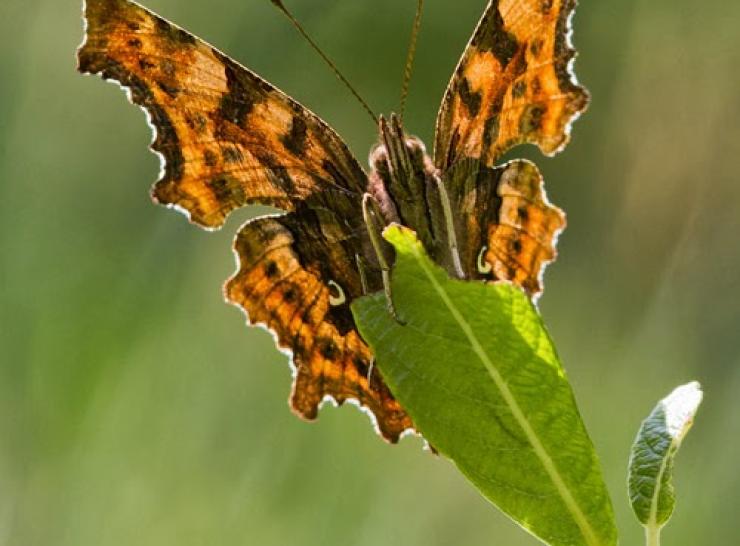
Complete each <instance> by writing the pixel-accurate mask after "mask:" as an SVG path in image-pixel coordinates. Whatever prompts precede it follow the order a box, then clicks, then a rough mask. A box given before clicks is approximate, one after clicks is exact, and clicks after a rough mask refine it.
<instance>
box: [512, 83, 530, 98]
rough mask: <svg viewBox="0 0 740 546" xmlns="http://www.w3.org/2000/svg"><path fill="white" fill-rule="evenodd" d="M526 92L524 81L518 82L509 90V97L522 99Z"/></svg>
mask: <svg viewBox="0 0 740 546" xmlns="http://www.w3.org/2000/svg"><path fill="white" fill-rule="evenodd" d="M526 92H527V82H526V81H524V80H519V81H518V82H516V83H515V84H514V86H513V87H512V88H511V96H512V97H513V98H515V99H520V98H522V97H523V96H524V94H525V93H526Z"/></svg>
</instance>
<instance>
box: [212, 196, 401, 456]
mask: <svg viewBox="0 0 740 546" xmlns="http://www.w3.org/2000/svg"><path fill="white" fill-rule="evenodd" d="M345 201H346V202H345ZM349 201H350V200H349V199H347V197H346V196H344V195H343V194H341V193H336V192H326V193H324V194H321V195H318V196H315V197H311V198H309V199H308V200H307V201H306V202H304V203H301V204H299V205H298V206H297V207H296V210H294V211H292V212H290V213H288V214H286V215H284V216H277V217H267V218H258V219H256V220H252V221H249V222H247V223H246V224H245V225H244V226H243V227H242V229H241V230H240V231H239V234H238V235H237V238H236V242H235V245H234V251H235V253H236V256H237V262H238V270H237V272H236V273H235V275H234V276H233V277H232V278H231V279H230V280H229V281H228V282H227V283H226V287H225V292H226V297H227V299H228V300H229V301H231V302H232V303H234V304H236V305H238V306H240V307H241V308H242V309H244V311H245V312H246V314H247V318H248V321H249V322H250V323H251V324H263V325H265V326H266V327H268V328H269V329H270V330H272V331H273V332H275V334H276V336H277V342H278V345H279V346H280V347H281V348H283V349H287V350H288V351H290V353H291V355H292V363H293V372H294V382H293V392H292V394H291V407H292V408H293V410H294V411H295V412H296V413H298V414H299V415H300V416H302V417H304V418H306V419H313V418H315V417H316V414H317V411H318V408H319V406H320V404H321V403H322V402H323V401H324V400H325V398H327V397H331V398H332V399H333V400H334V401H336V402H337V403H339V404H341V403H343V402H344V401H346V400H356V401H357V402H359V403H360V405H361V406H363V407H364V408H366V409H367V410H369V411H370V412H371V413H372V414H373V416H374V419H375V422H376V425H377V428H378V430H379V431H380V433H381V434H382V435H383V437H384V438H386V439H387V440H389V441H392V442H395V441H397V440H398V438H399V436H400V435H401V433H403V432H404V431H405V430H407V429H411V428H412V427H413V425H412V423H411V420H410V419H409V417H408V416H407V415H406V413H405V412H404V411H403V409H402V408H401V406H400V405H399V404H398V402H396V401H395V400H394V399H393V397H392V395H391V393H390V391H389V390H388V388H387V387H386V385H385V384H384V383H383V381H382V379H381V377H380V375H379V372H378V370H372V368H371V366H372V364H371V363H372V358H373V356H372V353H371V351H370V349H369V348H368V346H367V345H366V344H365V342H364V341H363V340H362V338H361V337H360V335H359V334H358V332H357V329H356V327H355V323H354V319H353V317H352V313H351V311H350V307H349V304H350V302H351V301H352V300H353V299H355V298H357V297H360V296H361V295H363V293H367V292H368V291H376V290H379V289H381V287H382V285H381V281H380V275H379V269H378V266H377V263H369V262H367V261H366V260H365V259H364V257H363V256H362V253H361V249H363V248H364V249H366V250H369V244H370V242H369V241H368V239H367V230H366V227H365V225H364V224H363V223H362V215H361V214H357V215H356V216H353V217H342V218H340V217H338V216H337V213H336V212H334V211H335V210H336V207H337V204H338V203H339V206H340V207H341V208H349V209H351V207H352V206H354V205H353V204H352V203H350V202H349ZM358 212H359V211H358ZM340 225H343V226H344V228H343V229H338V226H340ZM358 261H359V262H362V263H361V264H358ZM360 268H362V269H363V274H360V273H359V270H360Z"/></svg>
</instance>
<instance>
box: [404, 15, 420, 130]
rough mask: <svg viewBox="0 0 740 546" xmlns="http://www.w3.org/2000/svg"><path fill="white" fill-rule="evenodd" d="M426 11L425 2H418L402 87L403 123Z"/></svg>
mask: <svg viewBox="0 0 740 546" xmlns="http://www.w3.org/2000/svg"><path fill="white" fill-rule="evenodd" d="M423 9H424V0H418V3H417V5H416V16H415V17H414V26H413V27H412V28H411V43H409V52H408V55H406V67H405V68H404V70H403V84H402V85H401V113H400V114H399V117H400V118H401V121H403V113H404V111H405V110H406V99H407V98H408V96H409V84H410V83H411V74H412V72H413V70H414V57H416V41H417V39H418V38H419V29H420V28H421V12H422V10H423Z"/></svg>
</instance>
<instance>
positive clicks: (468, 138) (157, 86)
mask: <svg viewBox="0 0 740 546" xmlns="http://www.w3.org/2000/svg"><path fill="white" fill-rule="evenodd" d="M575 3H576V2H575V0H491V1H490V2H488V5H487V7H486V8H485V11H484V13H483V16H482V18H481V19H480V22H479V23H478V25H477V27H476V29H475V31H474V33H473V36H472V38H471V40H470V42H469V43H468V45H467V47H466V48H465V50H464V53H463V55H462V58H461V60H460V62H459V64H458V66H457V68H456V69H455V70H454V73H453V75H452V78H451V81H450V83H449V85H448V87H447V90H446V92H445V94H444V98H443V100H442V105H441V108H440V110H439V114H438V117H437V124H436V134H435V139H434V151H433V153H432V154H431V155H429V154H428V153H427V151H426V148H425V146H424V144H423V143H422V141H421V140H420V139H418V138H417V137H414V136H410V135H409V134H408V133H407V132H406V131H405V130H404V128H403V124H402V122H401V119H400V118H399V117H398V116H396V115H391V116H390V117H389V118H387V119H386V118H382V117H381V118H380V119H379V123H378V134H379V138H378V143H377V145H376V146H375V147H374V148H373V149H372V150H371V154H370V165H369V166H370V169H369V171H366V170H364V169H363V167H362V166H361V165H360V163H359V162H358V161H357V160H356V159H355V158H354V156H353V155H352V153H351V152H350V151H349V149H348V147H347V145H346V144H345V143H344V142H343V141H342V139H341V138H340V137H339V136H338V135H337V134H336V132H335V131H334V130H333V129H332V128H331V127H329V126H328V125H327V124H326V123H324V122H323V121H322V120H321V119H319V118H318V117H317V116H316V115H315V114H313V113H312V112H310V111H309V110H308V109H306V108H305V107H303V106H302V105H300V104H299V103H298V102H296V101H295V100H293V99H291V98H290V97H289V96H288V95H286V94H285V93H283V92H282V91H280V90H278V89H277V88H276V87H274V86H273V85H271V84H269V83H268V82H266V81H265V80H263V79H262V78H260V77H259V76H258V75H256V74H255V73H253V72H251V71H250V70H248V69H247V68H245V67H243V66H241V65H240V64H238V63H237V62H236V61H234V60H232V59H231V58H229V57H228V56H226V55H225V54H223V53H222V52H220V51H219V50H217V49H215V48H214V47H212V46H211V45H209V44H207V43H205V42H204V41H202V40H200V39H198V38H196V37H194V36H193V35H191V34H189V33H188V32H186V31H184V30H182V29H181V28H179V27H177V26H175V25H174V24H171V23H169V22H168V21H166V20H165V19H163V18H161V17H159V16H157V15H155V14H154V13H152V12H151V11H148V10H147V9H145V8H144V7H142V6H140V5H139V4H136V3H134V2H131V1H129V0H87V2H86V6H85V12H84V17H85V21H86V36H85V40H84V42H83V44H82V45H81V46H80V49H79V50H78V69H79V70H80V71H81V72H83V73H89V74H99V75H101V76H102V77H103V78H104V79H107V80H114V81H116V82H118V84H119V85H120V86H122V87H123V88H125V89H126V90H127V91H128V93H129V97H130V100H131V101H132V102H134V103H135V104H137V105H139V106H141V107H142V108H143V109H144V110H145V112H146V113H147V114H148V118H149V121H150V124H151V125H152V126H153V127H154V129H155V138H154V141H153V143H152V146H151V147H152V149H153V150H154V151H155V152H156V153H158V154H159V155H160V157H161V159H162V173H161V177H160V179H159V180H158V181H157V182H156V183H155V185H154V186H153V188H152V197H153V199H154V200H155V201H156V202H158V203H161V204H164V205H167V206H169V207H173V208H175V209H177V210H179V211H181V212H183V213H185V214H186V215H187V216H188V218H189V219H190V221H191V222H193V223H195V224H197V225H199V226H202V227H204V228H208V229H213V228H218V227H220V226H221V225H222V224H223V223H224V221H225V220H226V218H227V216H228V215H229V213H230V212H232V211H233V210H235V209H237V208H240V207H243V206H245V205H251V204H263V205H270V206H273V207H276V208H278V209H281V210H282V211H284V212H283V213H282V214H280V215H270V216H263V217H258V218H256V219H253V220H250V221H248V222H246V223H245V224H244V225H243V226H242V227H241V228H240V229H239V232H238V234H237V235H236V239H235V242H234V251H235V253H236V256H237V259H238V269H237V271H236V273H235V274H234V275H233V276H232V277H231V278H230V279H229V280H228V281H227V282H226V285H225V288H224V291H225V295H226V298H227V299H228V300H229V301H230V302H232V303H234V304H236V305H238V306H239V307H241V308H242V309H243V310H244V311H245V313H246V315H247V319H248V322H249V323H251V324H261V325H264V326H266V327H267V328H268V329H269V330H271V331H272V332H273V333H274V335H275V337H276V341H277V344H278V346H279V347H280V348H282V349H284V350H287V351H288V352H289V353H290V354H291V362H292V367H293V372H294V374H293V376H294V380H293V388H292V394H291V398H290V404H291V407H292V409H293V410H294V411H295V412H296V413H297V414H298V415H300V416H302V417H304V418H306V419H314V418H315V417H316V416H317V412H318V409H319V407H320V405H321V404H322V402H323V401H324V400H326V399H333V400H334V401H335V402H336V403H338V404H341V403H343V402H344V401H347V400H350V401H355V402H356V403H358V404H359V405H360V406H361V407H362V408H364V409H365V410H367V411H368V412H369V413H370V414H371V416H372V417H373V418H374V421H375V424H376V428H377V429H378V430H379V432H380V434H381V435H382V436H383V437H384V438H385V439H386V440H388V441H391V442H395V441H397V440H398V438H399V436H400V435H401V434H402V433H403V432H405V431H408V430H413V423H412V422H411V420H410V419H409V417H408V415H407V414H406V413H405V411H404V409H403V408H402V407H401V406H400V405H399V404H398V402H397V401H396V400H395V399H394V398H393V395H392V394H391V392H390V391H389V389H388V388H387V386H386V385H385V383H384V382H383V378H382V375H381V374H380V373H379V372H378V371H377V370H374V371H372V368H371V367H372V362H373V356H372V353H371V351H370V349H369V348H368V346H367V344H366V343H365V342H364V341H363V339H362V337H361V336H360V334H359V333H358V331H357V328H356V326H355V323H354V320H353V317H352V314H351V311H350V308H349V303H350V302H351V301H352V300H353V299H355V298H358V297H360V296H362V295H364V294H367V293H370V292H374V291H378V290H382V289H386V290H389V289H388V283H387V280H388V279H387V274H388V269H389V267H390V265H391V264H392V260H393V256H392V251H390V250H389V247H388V246H387V245H386V244H385V243H384V241H382V239H380V238H379V237H378V233H379V232H380V230H382V228H383V227H384V226H385V225H387V224H389V223H391V222H398V223H401V224H403V225H406V226H408V227H410V228H412V229H414V230H415V231H416V232H417V235H418V237H419V239H420V240H421V241H422V243H423V244H424V246H425V248H426V250H427V252H428V253H429V254H430V256H431V257H432V258H433V259H434V260H435V261H436V262H437V263H439V264H440V265H442V266H444V267H445V268H446V269H447V270H448V271H449V273H450V274H451V275H455V276H458V277H462V278H465V279H470V280H483V281H496V280H509V281H511V282H514V283H516V284H517V285H519V286H521V287H522V288H523V289H524V290H525V291H526V292H527V293H528V294H530V295H531V296H532V297H535V296H537V295H538V294H539V293H540V291H541V290H542V284H541V275H542V272H543V269H544V267H545V265H546V264H547V263H548V262H550V261H552V260H553V259H554V258H555V243H556V238H557V235H558V233H559V232H560V231H561V230H562V229H563V228H564V225H565V217H564V214H563V213H562V211H560V210H559V209H558V208H557V207H555V206H553V205H552V204H550V203H549V201H548V200H547V197H546V195H545V193H544V189H543V182H542V177H541V175H540V173H539V171H538V169H537V167H536V166H535V165H534V164H533V163H531V162H529V161H525V160H514V161H510V162H508V163H505V164H503V165H500V166H497V165H496V161H497V160H498V159H499V158H500V157H501V156H502V155H503V154H504V153H505V152H507V151H508V150H510V149H511V148H512V147H514V146H516V145H518V144H523V143H531V144H536V145H537V146H539V148H540V149H541V150H542V152H544V153H545V154H548V155H551V154H554V153H556V152H558V151H559V150H561V149H562V148H563V147H564V146H565V144H566V143H567V141H568V138H569V130H570V125H571V123H572V121H573V120H574V119H575V118H576V117H577V116H578V115H579V114H580V113H581V112H582V111H583V110H584V109H585V108H586V106H587V103H588V94H587V92H586V91H585V89H584V88H582V87H581V86H579V85H578V83H577V82H576V80H575V78H574V76H573V75H572V73H571V70H570V63H571V61H572V59H573V57H574V55H575V51H574V50H573V48H572V47H571V45H570V42H569V32H570V17H571V15H572V13H573V10H574V8H575ZM389 302H392V299H389ZM371 371H372V373H370V372H371Z"/></svg>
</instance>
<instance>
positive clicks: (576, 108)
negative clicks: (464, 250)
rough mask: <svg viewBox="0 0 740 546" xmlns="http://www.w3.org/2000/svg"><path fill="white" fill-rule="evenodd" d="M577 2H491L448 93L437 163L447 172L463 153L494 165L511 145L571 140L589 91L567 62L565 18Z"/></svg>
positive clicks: (546, 145)
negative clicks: (570, 136) (578, 83)
mask: <svg viewBox="0 0 740 546" xmlns="http://www.w3.org/2000/svg"><path fill="white" fill-rule="evenodd" d="M575 5H576V0H492V1H491V2H489V4H488V7H487V8H486V11H485V12H484V14H483V17H482V18H481V20H480V22H479V23H478V26H477V28H476V30H475V32H474V34H473V37H472V38H471V40H470V43H469V44H468V46H467V48H466V49H465V51H464V53H463V56H462V58H461V59H460V62H459V64H458V66H457V68H456V70H455V72H454V74H453V76H452V79H451V81H450V84H449V86H448V88H447V91H446V92H445V97H444V99H443V101H442V106H441V108H440V111H439V114H438V117H437V129H436V136H435V146H434V161H435V164H436V165H437V167H438V168H439V169H441V170H443V171H444V170H446V169H447V168H449V167H451V166H452V165H453V164H454V163H455V162H457V161H458V160H460V159H463V158H474V159H479V160H480V161H481V162H482V163H483V164H484V165H487V166H492V165H494V164H495V162H496V160H497V159H498V158H499V157H500V156H501V155H502V154H504V153H505V152H506V151H507V150H509V149H510V148H512V147H513V146H515V145H517V144H521V143H532V144H537V145H538V146H539V147H540V149H541V150H542V151H543V152H544V153H546V154H553V153H556V152H557V151H559V150H560V149H561V148H562V147H563V146H564V145H565V144H566V143H567V141H568V132H569V126H570V123H571V122H572V120H573V119H574V118H575V117H576V116H577V115H578V114H579V113H580V112H581V111H583V110H584V109H585V108H586V105H587V103H588V94H587V93H586V91H585V90H584V89H583V88H582V87H580V86H578V85H577V83H576V81H575V78H574V77H573V75H572V74H571V72H570V69H569V63H570V61H571V59H572V58H573V56H574V55H575V52H574V50H573V49H572V48H571V46H570V43H569V37H568V33H569V20H570V17H571V15H572V13H573V10H574V8H575Z"/></svg>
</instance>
